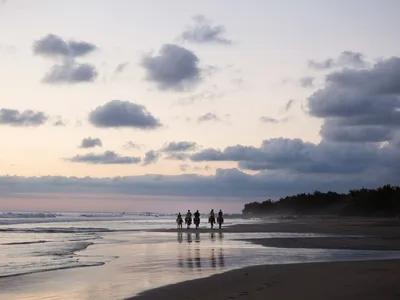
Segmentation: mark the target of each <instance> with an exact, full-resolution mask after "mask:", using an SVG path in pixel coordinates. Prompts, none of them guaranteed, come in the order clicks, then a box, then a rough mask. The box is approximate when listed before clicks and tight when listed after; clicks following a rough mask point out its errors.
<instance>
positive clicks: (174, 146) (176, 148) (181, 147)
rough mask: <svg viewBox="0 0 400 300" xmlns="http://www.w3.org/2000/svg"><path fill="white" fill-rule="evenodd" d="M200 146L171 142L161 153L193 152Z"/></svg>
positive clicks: (193, 143)
mask: <svg viewBox="0 0 400 300" xmlns="http://www.w3.org/2000/svg"><path fill="white" fill-rule="evenodd" d="M197 148H198V145H197V144H196V143H195V142H188V141H182V142H170V143H168V144H167V145H166V146H164V147H163V148H162V150H161V151H163V152H185V151H192V150H196V149H197Z"/></svg>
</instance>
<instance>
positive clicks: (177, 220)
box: [176, 213, 183, 229]
mask: <svg viewBox="0 0 400 300" xmlns="http://www.w3.org/2000/svg"><path fill="white" fill-rule="evenodd" d="M176 223H177V224H178V228H180V229H182V223H183V219H182V215H181V213H178V217H177V218H176Z"/></svg>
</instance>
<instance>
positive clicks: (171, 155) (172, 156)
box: [165, 152, 190, 160]
mask: <svg viewBox="0 0 400 300" xmlns="http://www.w3.org/2000/svg"><path fill="white" fill-rule="evenodd" d="M189 157H190V154H189V153H182V152H173V153H169V154H168V155H167V156H166V157H165V159H169V160H187V159H188V158H189Z"/></svg>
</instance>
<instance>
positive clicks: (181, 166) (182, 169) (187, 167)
mask: <svg viewBox="0 0 400 300" xmlns="http://www.w3.org/2000/svg"><path fill="white" fill-rule="evenodd" d="M189 168H190V166H189V165H188V164H182V165H179V169H180V170H181V171H182V172H186V171H187V170H189Z"/></svg>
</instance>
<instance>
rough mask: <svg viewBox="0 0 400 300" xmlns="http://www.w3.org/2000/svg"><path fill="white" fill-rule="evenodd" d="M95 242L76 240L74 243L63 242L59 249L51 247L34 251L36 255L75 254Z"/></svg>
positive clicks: (62, 255)
mask: <svg viewBox="0 0 400 300" xmlns="http://www.w3.org/2000/svg"><path fill="white" fill-rule="evenodd" d="M93 244H94V243H93V242H74V243H70V244H68V243H63V244H62V245H61V247H59V249H57V248H56V249H54V248H52V249H49V250H47V251H43V250H41V251H40V252H36V253H34V254H35V255H36V256H58V257H64V256H70V257H72V256H74V255H75V252H78V251H82V250H85V249H86V248H87V247H89V246H91V245H93Z"/></svg>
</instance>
